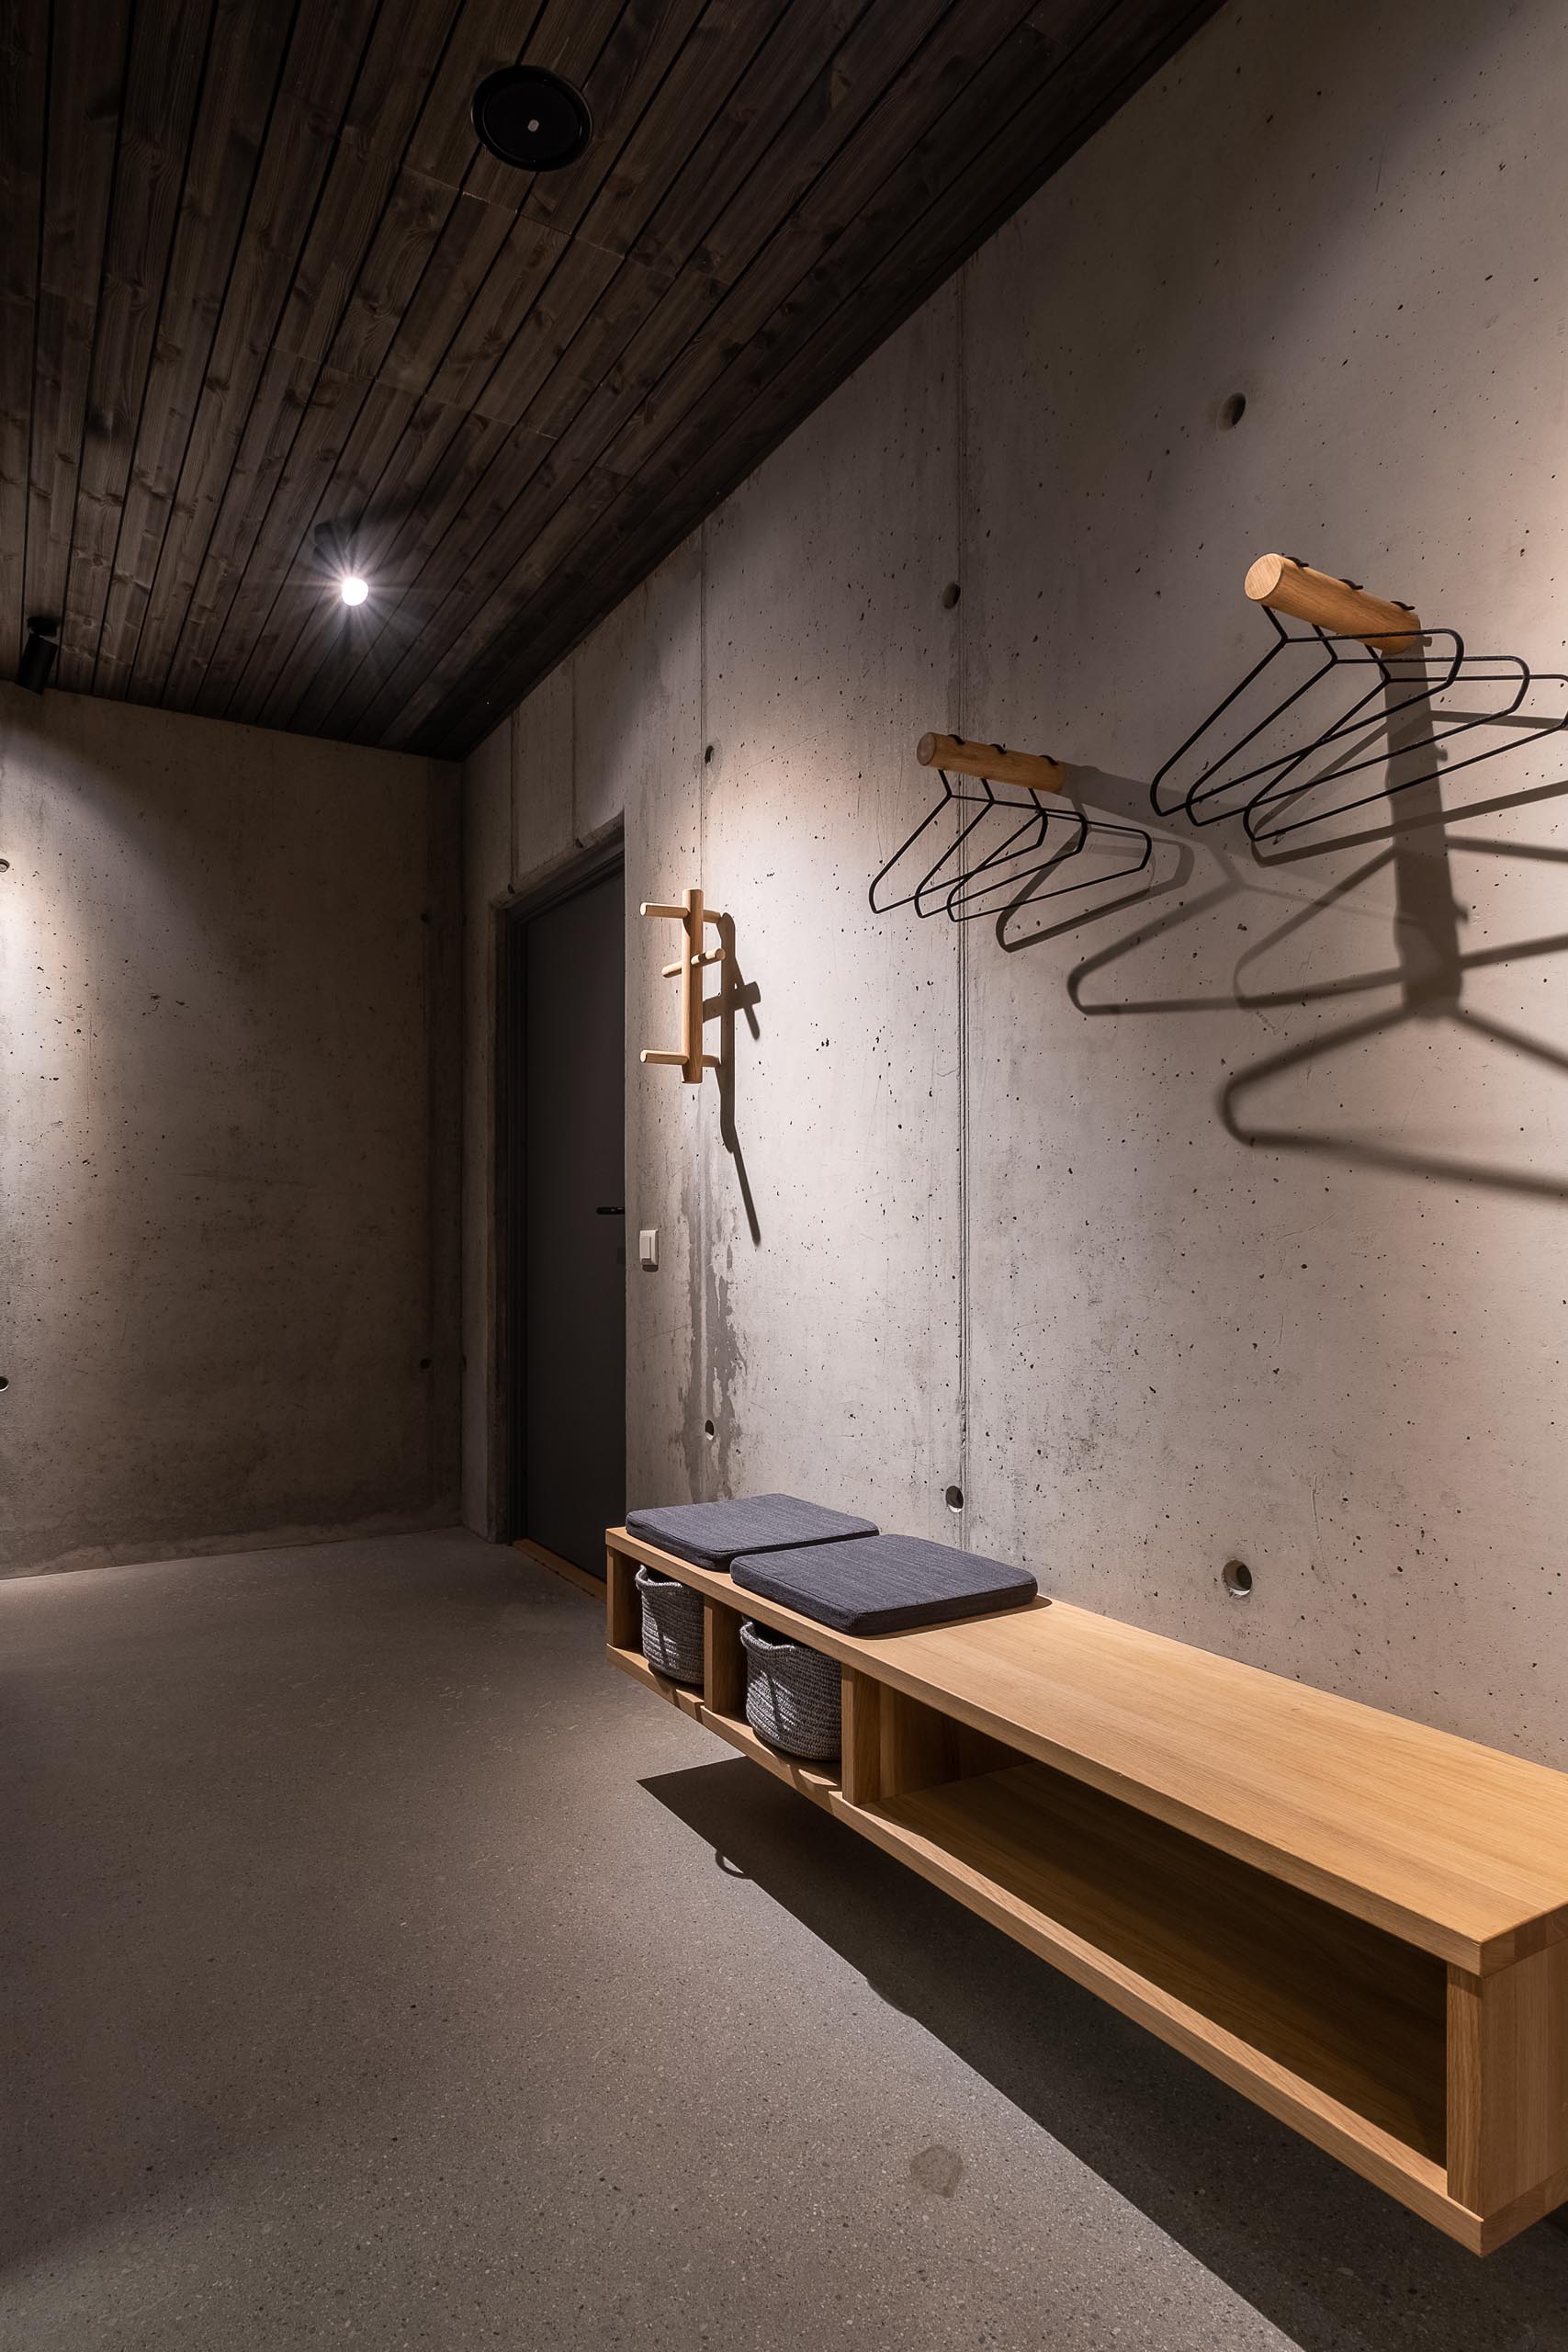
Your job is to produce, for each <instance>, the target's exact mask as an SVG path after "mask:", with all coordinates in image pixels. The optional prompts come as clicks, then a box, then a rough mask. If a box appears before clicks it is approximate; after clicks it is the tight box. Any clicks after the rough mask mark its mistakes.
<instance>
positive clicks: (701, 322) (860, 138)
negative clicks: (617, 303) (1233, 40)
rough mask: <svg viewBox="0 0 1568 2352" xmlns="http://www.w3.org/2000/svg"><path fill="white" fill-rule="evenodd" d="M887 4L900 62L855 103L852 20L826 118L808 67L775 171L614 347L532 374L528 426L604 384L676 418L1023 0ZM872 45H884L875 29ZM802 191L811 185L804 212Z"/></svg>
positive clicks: (826, 72) (829, 72)
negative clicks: (785, 197) (788, 201)
mask: <svg viewBox="0 0 1568 2352" xmlns="http://www.w3.org/2000/svg"><path fill="white" fill-rule="evenodd" d="M1081 5H1082V0H1080V6H1081ZM1099 5H1103V0H1099ZM898 6H899V14H900V32H901V34H902V33H903V32H905V31H914V32H916V33H917V34H918V36H919V37H918V38H917V39H916V40H914V42H913V44H912V46H913V50H914V54H913V55H912V56H909V57H908V58H902V59H900V60H899V61H898V63H899V68H900V70H899V72H898V73H897V76H896V78H895V79H894V80H893V82H892V83H890V84H887V85H878V86H877V87H875V88H870V87H867V88H865V89H864V90H863V93H862V96H861V98H860V103H859V104H858V106H857V105H856V104H854V103H853V100H852V93H853V92H854V91H855V89H856V87H857V83H856V80H855V69H856V68H857V66H859V65H860V64H861V62H862V61H861V59H860V58H859V57H858V56H857V55H856V54H855V51H856V50H857V48H858V46H859V40H858V36H859V35H861V34H867V35H869V34H870V33H871V32H873V31H874V30H876V29H878V28H874V27H871V26H868V25H866V24H865V23H863V24H862V26H860V27H857V28H856V36H853V37H852V40H850V41H849V42H846V44H845V51H848V52H849V54H848V56H847V58H845V60H844V63H843V66H842V68H840V62H839V59H840V57H843V56H844V52H843V51H840V52H839V54H838V56H836V57H834V58H832V59H829V61H828V62H827V64H826V65H825V67H824V69H823V76H822V77H820V79H827V80H828V81H829V82H830V83H831V84H832V85H833V89H834V92H836V95H833V93H832V92H829V94H827V95H829V96H831V105H830V109H829V113H828V115H827V118H826V119H824V120H821V121H818V122H817V123H815V124H813V122H812V121H811V120H810V115H811V114H812V113H813V112H814V111H815V108H814V105H813V101H816V100H818V99H819V98H820V97H821V96H823V95H824V94H823V93H822V91H821V89H820V79H819V85H818V87H817V88H815V89H814V90H813V92H812V93H811V95H810V97H809V98H808V99H807V101H806V102H804V104H803V107H802V108H800V109H798V110H797V114H798V115H803V116H806V117H807V119H806V120H804V121H800V122H799V123H798V126H797V124H796V123H792V125H791V126H790V137H789V140H788V142H787V149H786V153H785V154H784V157H783V158H782V159H781V161H780V164H779V165H778V166H777V172H776V174H775V172H774V170H773V169H771V168H770V165H771V163H772V158H771V157H770V158H767V159H764V163H763V164H762V165H761V166H760V167H759V169H758V170H757V171H756V172H755V173H753V174H752V175H750V178H749V179H748V181H747V182H746V183H745V184H744V185H743V186H742V187H741V188H740V189H739V190H738V191H737V194H736V197H735V198H734V199H733V201H732V202H731V203H730V204H729V205H728V206H727V207H726V209H725V211H724V212H723V213H722V214H721V215H720V217H719V219H718V220H716V222H715V223H714V224H713V225H712V227H711V228H710V229H709V231H708V232H707V233H706V234H705V237H704V239H703V242H702V244H701V245H700V247H699V248H698V250H697V252H696V254H694V255H693V256H692V258H691V259H690V260H689V261H688V262H687V264H686V265H685V266H684V267H683V268H682V271H681V272H680V274H679V275H678V277H676V279H675V281H674V282H673V284H672V285H671V288H670V289H669V292H668V293H667V294H666V296H665V297H664V299H663V300H661V301H660V304H659V305H658V307H657V309H655V310H652V311H649V313H648V315H647V316H645V317H644V318H643V319H642V321H641V322H639V324H638V325H637V331H636V332H635V334H632V336H631V337H630V338H629V340H628V341H627V342H626V344H624V345H622V346H621V347H619V348H618V349H616V350H615V351H614V352H613V353H608V354H607V353H606V352H605V351H604V348H603V347H602V346H601V347H599V348H595V349H592V351H591V353H590V355H589V356H588V359H587V362H586V364H584V363H583V362H582V361H581V360H580V359H579V357H578V354H577V352H576V349H575V348H573V349H572V350H569V351H568V352H567V353H566V354H565V355H564V356H563V358H562V361H561V364H560V367H559V368H558V370H557V374H556V378H555V379H552V380H551V382H549V383H547V385H546V386H544V387H543V388H542V390H541V392H540V395H539V397H538V399H537V400H536V401H535V403H534V404H533V406H532V407H531V408H530V409H529V411H528V413H527V416H526V420H525V421H526V422H527V423H528V424H531V425H533V426H534V427H535V429H536V431H539V432H542V433H548V434H554V435H557V437H561V436H563V435H565V434H566V433H567V431H568V429H569V427H570V425H571V424H573V422H574V420H575V419H576V417H578V416H579V415H581V414H583V413H584V412H585V410H586V409H587V407H588V405H589V404H590V403H591V402H593V401H598V402H599V405H600V407H601V410H602V411H603V412H604V413H608V411H609V406H610V403H608V402H606V401H604V393H605V392H606V390H608V391H609V393H610V394H611V395H612V396H613V404H614V408H615V412H616V415H615V424H616V425H617V426H619V425H620V424H622V423H623V422H626V421H629V420H631V419H632V418H633V417H634V414H635V413H636V412H637V411H639V410H640V409H642V408H643V407H644V406H645V405H646V404H647V403H649V401H652V399H653V396H654V394H655V392H656V391H658V392H659V393H660V397H661V400H662V402H663V405H664V407H665V408H666V410H667V411H668V412H669V421H673V416H674V415H675V414H678V413H682V411H683V409H684V408H685V407H686V406H687V405H689V402H690V400H691V399H692V398H693V397H694V396H695V391H696V390H699V389H702V388H703V385H704V383H705V379H707V378H709V377H711V376H712V375H713V374H715V373H716V372H717V371H718V370H719V369H720V368H722V367H723V366H724V365H725V364H726V361H725V354H726V353H727V352H728V353H730V354H733V353H735V352H737V351H739V348H740V347H741V345H744V344H745V343H747V342H749V341H750V337H751V335H752V334H753V333H754V332H755V331H756V329H757V327H758V325H759V324H761V322H762V321H763V320H765V319H766V318H768V317H769V316H770V315H771V314H772V312H773V310H774V309H775V307H776V306H777V305H778V304H779V303H780V302H781V301H782V300H784V297H785V295H786V294H788V293H790V292H792V291H793V290H794V288H795V287H796V286H797V285H799V284H800V283H801V282H802V281H803V280H804V279H805V278H806V277H807V274H808V272H810V271H811V270H813V269H814V268H815V266H816V265H817V263H818V261H819V259H820V258H821V256H822V255H823V254H825V253H826V252H827V250H828V249H829V246H830V245H831V243H833V241H834V240H835V238H837V237H839V236H840V235H842V233H843V232H844V231H845V230H846V228H848V227H849V226H850V225H851V224H852V222H853V221H854V220H855V219H856V217H857V215H858V214H859V213H860V212H861V210H862V209H863V207H864V206H865V205H866V204H868V203H869V201H870V200H871V198H872V196H873V195H874V193H875V192H876V190H877V189H878V188H880V187H882V185H883V184H884V183H885V182H886V180H887V179H888V176H889V175H890V174H891V173H892V172H894V171H895V170H896V168H897V165H898V164H899V162H900V160H901V158H902V157H903V156H904V155H905V154H906V153H908V148H909V146H910V143H911V140H912V139H913V138H914V137H915V135H916V131H917V128H918V129H919V130H920V131H921V132H923V131H925V130H929V129H930V128H931V125H932V124H933V123H935V122H936V121H938V120H939V119H942V118H943V116H944V114H945V112H946V111H947V110H948V109H949V108H950V107H951V106H952V104H953V93H954V90H955V89H957V88H961V87H967V86H968V85H971V84H973V82H974V80H975V77H976V74H978V73H979V72H980V71H981V70H982V69H983V68H985V67H986V65H987V61H988V60H989V59H991V58H992V57H993V56H994V55H995V53H996V51H997V50H998V46H999V45H1000V43H1001V42H1003V41H1004V40H1007V39H1008V38H1009V37H1010V35H1013V34H1015V33H1016V32H1017V28H1018V19H1019V17H1020V15H1021V5H1020V0H964V5H963V6H959V7H948V6H946V0H942V5H941V6H929V7H928V8H927V9H926V10H925V11H924V12H922V11H921V9H920V8H919V7H918V6H914V5H911V0H898ZM926 36H929V38H928V37H926ZM1027 38H1028V40H1035V38H1036V37H1035V36H1033V35H1029V36H1028V37H1027ZM868 45H869V43H868ZM881 46H882V51H883V54H884V56H886V54H887V50H886V40H884V41H883V43H882V44H881ZM1027 54H1028V53H1027V51H1026V52H1025V55H1026V58H1027ZM840 72H841V74H842V76H843V78H842V80H841V81H840ZM813 131H815V135H812V133H813ZM852 133H853V134H854V135H853V136H852V135H851V134H852ZM797 162H798V168H796V169H795V172H794V187H795V197H794V200H793V202H792V205H791V209H790V211H789V213H788V214H787V215H786V217H785V218H784V220H782V221H781V220H779V217H778V213H777V211H776V209H770V204H769V194H770V190H771V188H772V187H773V183H774V180H775V177H776V176H782V175H784V173H785V172H788V171H789V170H790V169H791V167H792V166H794V165H796V164H797ZM824 191H826V194H825V193H824ZM808 195H809V196H811V197H812V198H814V199H815V202H814V218H812V219H811V220H809V222H808V220H807V211H806V198H807V196H808ZM612 363H613V365H612ZM682 363H684V365H683V366H682ZM666 386H668V387H669V392H668V396H666V394H665V387H666ZM662 429H664V428H660V430H661V431H662ZM594 454H595V456H596V457H602V461H603V462H604V464H606V465H608V466H609V467H611V469H613V470H615V471H616V472H620V473H624V474H627V475H630V474H634V473H636V472H637V471H638V470H639V468H640V466H641V463H642V459H643V456H644V455H645V454H646V452H645V451H632V450H623V449H622V448H621V447H620V443H619V441H618V440H617V441H616V442H615V443H614V444H613V445H612V444H611V443H610V442H608V441H604V442H601V443H600V444H599V445H597V447H596V448H595V451H594Z"/></svg>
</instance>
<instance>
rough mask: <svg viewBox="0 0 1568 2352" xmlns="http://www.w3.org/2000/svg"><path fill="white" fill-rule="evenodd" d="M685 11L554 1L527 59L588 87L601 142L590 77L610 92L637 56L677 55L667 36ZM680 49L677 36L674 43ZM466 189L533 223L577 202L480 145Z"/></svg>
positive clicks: (637, 1) (668, 1)
mask: <svg viewBox="0 0 1568 2352" xmlns="http://www.w3.org/2000/svg"><path fill="white" fill-rule="evenodd" d="M687 14H688V12H687V11H686V10H684V9H683V8H682V6H680V0H673V5H672V0H624V5H623V6H614V5H612V0H564V5H563V0H551V6H548V7H547V9H546V10H545V12H544V14H543V16H542V17H541V18H540V20H539V22H538V23H537V24H536V26H535V28H534V30H533V32H532V33H531V34H530V36H529V38H528V41H527V44H526V51H525V55H526V61H527V62H528V63H529V64H530V65H542V66H543V67H544V68H545V69H546V71H547V73H551V74H560V75H562V76H563V78H564V79H565V80H567V81H568V82H573V83H575V84H576V85H578V86H579V88H581V89H583V90H586V91H587V92H588V99H589V105H590V107H592V110H593V119H594V125H595V131H594V136H595V138H596V139H603V138H604V134H605V132H606V130H608V129H610V127H611V125H610V120H609V118H608V117H607V116H601V114H600V112H599V109H598V106H597V104H596V93H595V92H594V91H593V90H592V88H590V84H591V82H592V81H593V80H595V79H598V78H601V77H602V78H603V81H604V90H605V94H606V96H608V95H609V93H610V92H611V91H612V90H615V89H618V88H622V87H624V85H625V84H626V80H627V78H628V76H629V75H630V74H633V73H635V71H636V67H637V62H638V60H639V59H641V58H644V57H646V56H648V55H649V53H650V52H655V51H657V52H658V53H660V54H666V53H668V54H671V55H672V54H673V53H674V49H672V48H669V46H668V43H667V40H666V39H665V38H663V36H666V35H667V34H668V33H669V32H670V31H671V30H674V31H676V32H677V34H678V33H679V30H680V28H681V26H682V19H683V18H684V17H686V15H687ZM678 47H679V39H677V40H676V41H675V44H674V48H678ZM472 96H473V86H472V85H471V84H470V85H469V87H468V93H467V95H466V96H465V97H464V98H463V100H462V107H463V119H465V121H466V120H467V119H468V100H469V99H471V97H472ZM590 153H592V150H590ZM567 176H568V177H569V178H570V177H571V176H572V175H570V174H568V175H567ZM463 186H464V188H465V189H466V191H467V192H468V195H469V196H477V197H479V198H483V199H484V200H485V201H486V202H488V203H491V204H500V205H503V206H504V207H505V208H506V209H507V210H508V211H517V210H520V209H522V208H523V207H524V206H525V205H527V206H528V207H529V208H530V209H531V210H532V212H533V217H534V218H535V219H536V220H545V221H549V220H550V219H551V217H552V214H553V212H554V210H555V209H556V203H557V202H558V203H560V204H561V205H563V206H567V207H570V203H571V200H572V199H571V195H570V191H568V190H563V191H562V192H561V194H560V197H559V198H558V199H555V200H552V198H551V197H550V196H549V195H548V193H545V194H541V193H540V191H541V189H544V190H547V189H548V187H549V175H547V174H546V175H539V174H529V173H525V172H519V171H518V170H517V169H516V167H515V165H514V164H503V163H502V160H501V158H500V156H499V155H492V154H491V153H490V151H489V149H488V148H484V147H480V148H477V150H476V152H475V154H474V159H473V162H472V164H471V165H470V166H469V169H468V174H467V175H466V177H465V179H464V181H463ZM536 198H537V201H536Z"/></svg>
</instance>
